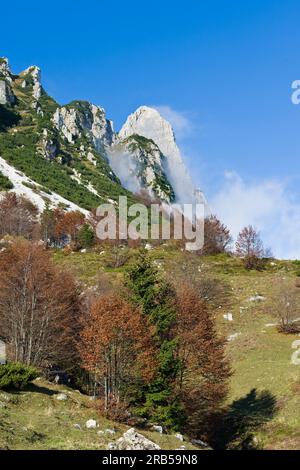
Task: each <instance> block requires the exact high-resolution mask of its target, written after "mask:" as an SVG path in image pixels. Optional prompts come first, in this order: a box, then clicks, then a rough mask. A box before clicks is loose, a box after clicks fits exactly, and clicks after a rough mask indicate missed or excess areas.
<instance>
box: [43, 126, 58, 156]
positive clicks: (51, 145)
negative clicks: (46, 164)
mask: <svg viewBox="0 0 300 470" xmlns="http://www.w3.org/2000/svg"><path fill="white" fill-rule="evenodd" d="M48 134H49V133H48V131H47V129H44V130H43V138H42V142H41V146H42V153H43V156H44V157H45V158H47V159H49V160H53V159H54V158H55V157H56V156H57V154H58V150H59V149H58V143H57V142H56V140H55V139H53V138H52V137H51V136H49V135H48Z"/></svg>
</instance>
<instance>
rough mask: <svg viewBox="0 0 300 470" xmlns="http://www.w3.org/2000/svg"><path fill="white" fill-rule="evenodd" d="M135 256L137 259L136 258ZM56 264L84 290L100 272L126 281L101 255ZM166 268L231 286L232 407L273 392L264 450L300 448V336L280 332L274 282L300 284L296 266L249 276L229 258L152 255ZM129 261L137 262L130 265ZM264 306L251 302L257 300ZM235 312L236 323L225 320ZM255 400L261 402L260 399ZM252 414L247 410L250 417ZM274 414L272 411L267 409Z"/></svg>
mask: <svg viewBox="0 0 300 470" xmlns="http://www.w3.org/2000/svg"><path fill="white" fill-rule="evenodd" d="M133 255H134V254H133V252H132V256H133ZM54 256H55V259H56V261H57V262H58V263H59V264H61V265H63V266H64V267H66V268H69V269H71V270H72V271H73V272H74V274H75V275H76V277H77V278H78V279H79V280H80V281H81V282H82V284H83V285H86V286H87V287H88V286H91V285H93V283H95V282H96V280H97V277H98V275H99V273H101V272H102V273H103V272H107V273H108V278H109V279H111V280H112V281H114V280H117V279H118V278H121V277H122V271H123V270H124V268H119V269H116V270H114V269H109V270H107V269H106V268H105V264H104V263H103V259H104V258H103V256H105V255H103V254H102V255H100V254H95V253H85V254H84V253H74V254H68V255H67V254H64V253H63V252H59V253H56V254H55V255H54ZM150 256H151V257H152V258H153V260H155V261H156V262H157V263H158V265H159V266H160V269H162V270H164V271H165V272H166V274H167V275H169V276H170V278H174V277H176V276H182V275H183V276H185V277H188V276H190V275H191V276H195V278H197V277H201V276H204V277H206V278H207V277H212V278H216V279H219V280H221V281H223V282H225V283H226V284H227V286H228V288H229V291H230V292H231V296H230V297H231V298H230V304H231V305H230V306H226V307H224V306H221V308H219V309H217V317H216V319H217V325H218V331H219V333H220V334H222V335H224V336H225V337H228V336H230V335H234V334H237V336H236V337H235V339H233V340H232V341H230V342H228V343H227V352H228V354H229V356H230V359H231V362H232V368H233V372H234V373H233V376H232V378H231V383H230V395H229V398H228V403H231V402H233V401H234V400H241V399H244V398H245V397H246V396H247V394H249V393H250V392H251V391H252V390H253V389H255V393H254V395H255V394H256V395H259V392H260V391H267V392H269V394H270V395H271V396H273V397H274V398H275V400H276V406H277V412H276V413H275V415H274V416H269V418H270V420H269V421H268V420H267V421H268V422H267V424H265V425H264V426H262V427H261V428H260V429H259V430H257V431H256V433H255V435H256V437H257V439H258V442H259V445H260V446H262V447H263V448H267V449H273V448H276V449H299V448H300V366H297V365H294V364H292V363H291V355H292V353H293V352H294V351H295V349H292V343H293V341H295V340H296V339H300V336H299V335H294V334H292V335H284V334H282V333H278V331H277V329H276V327H275V326H271V325H270V324H272V323H273V324H274V323H275V322H276V320H275V319H274V317H273V316H272V300H271V299H272V293H273V289H274V281H275V280H276V279H277V278H278V277H279V276H284V277H291V278H295V279H296V272H297V266H296V265H295V263H293V262H291V261H276V264H275V266H273V265H272V264H271V263H269V265H268V266H267V269H266V270H265V271H263V272H257V271H250V272H247V271H246V270H245V269H244V268H243V267H242V266H241V264H240V262H239V260H236V259H233V258H230V257H227V256H223V255H221V256H216V257H201V258H199V257H197V256H195V255H192V254H186V253H182V252H180V251H175V250H168V249H165V248H157V249H154V250H152V251H151V252H150ZM129 262H131V261H130V260H129ZM256 294H259V295H262V296H264V297H265V300H264V301H262V302H250V301H249V298H250V297H251V296H253V295H256ZM228 312H230V313H232V314H233V321H232V322H229V321H227V320H225V319H224V318H223V315H224V313H228ZM254 401H255V400H254ZM246 411H249V409H248V410H246V409H244V412H246ZM262 411H263V412H266V413H268V410H262Z"/></svg>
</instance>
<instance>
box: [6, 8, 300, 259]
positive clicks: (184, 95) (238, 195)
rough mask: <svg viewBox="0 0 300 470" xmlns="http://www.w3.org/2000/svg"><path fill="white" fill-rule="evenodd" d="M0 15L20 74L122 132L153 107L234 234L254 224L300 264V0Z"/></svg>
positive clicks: (8, 48) (276, 251) (11, 10)
mask: <svg viewBox="0 0 300 470" xmlns="http://www.w3.org/2000/svg"><path fill="white" fill-rule="evenodd" d="M1 17H2V21H1V39H2V41H1V43H2V47H1V49H0V55H3V56H7V57H8V58H9V60H10V64H11V67H12V69H13V71H15V72H16V73H17V72H19V71H21V70H22V69H25V68H26V67H28V66H29V65H32V64H36V65H39V66H40V67H41V69H42V80H43V85H44V87H45V88H46V90H47V91H48V93H49V94H51V95H52V96H53V97H54V98H55V99H57V100H58V101H59V102H60V103H67V102H69V101H71V100H73V99H84V100H89V101H92V102H93V103H95V104H98V105H101V106H103V107H104V108H105V109H106V111H107V115H108V117H109V118H111V119H113V121H114V123H115V127H116V129H117V130H118V129H119V128H120V126H121V125H122V123H123V122H124V120H125V119H126V117H127V115H128V114H129V113H131V112H133V111H134V110H135V109H136V108H137V107H138V106H140V105H142V104H146V105H150V106H151V105H152V106H156V107H158V108H159V109H160V110H161V112H162V114H163V115H164V116H166V117H167V118H168V119H169V120H170V121H171V123H172V124H173V126H174V129H175V132H176V135H177V139H178V143H179V145H180V147H181V150H182V152H183V154H184V158H185V160H186V162H187V165H188V167H189V169H190V171H191V173H192V175H193V178H194V180H195V183H196V184H197V185H198V186H200V187H201V188H202V189H203V190H204V192H205V193H206V195H207V198H208V201H209V204H210V206H211V208H212V210H213V211H214V212H217V214H218V215H219V216H220V217H221V218H222V220H224V222H225V223H227V224H228V225H229V226H230V228H231V230H232V231H233V233H234V235H236V233H237V232H238V230H239V229H240V228H242V226H243V225H245V224H247V223H252V224H254V225H256V226H257V228H258V229H260V230H261V232H262V236H263V239H264V240H265V244H266V245H267V246H271V248H272V249H273V252H274V254H275V255H276V256H278V257H285V258H288V257H293V258H300V184H299V183H300V105H298V106H295V105H293V104H292V102H291V94H292V90H291V83H292V82H293V81H294V80H297V79H300V54H299V45H300V27H299V21H300V3H299V2H298V1H296V0H286V1H282V0H252V1H251V2H250V1H247V2H241V1H237V0H235V1H233V0H232V1H230V0H227V1H225V0H215V1H214V2H212V1H208V0H206V1H196V0H195V1H190V0H186V1H184V2H181V1H180V2H179V1H169V0H165V1H160V2H159V1H157V0H153V1H152V2H141V1H139V2H138V1H130V0H127V2H123V1H122V2H121V1H119V0H116V1H115V2H102V1H86V2H76V3H75V2H70V1H60V2H58V1H57V0H54V1H52V2H51V3H50V2H49V4H48V5H46V4H42V3H41V2H36V1H31V2H28V3H24V2H19V1H16V2H14V3H13V4H9V3H7V2H5V3H3V4H2V5H1Z"/></svg>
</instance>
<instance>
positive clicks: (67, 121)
mask: <svg viewBox="0 0 300 470" xmlns="http://www.w3.org/2000/svg"><path fill="white" fill-rule="evenodd" d="M53 123H54V125H55V127H56V129H57V130H58V131H60V132H61V133H62V135H63V136H64V137H65V138H66V139H67V141H68V142H69V143H74V142H75V141H76V139H77V138H79V137H81V136H82V135H85V136H86V137H87V138H88V139H89V141H90V142H91V143H92V144H93V145H94V147H95V149H96V150H97V151H100V152H101V151H103V150H105V148H106V147H109V146H110V145H112V143H113V141H114V138H115V134H114V130H113V125H112V122H111V121H110V120H108V119H106V116H105V111H104V109H103V108H99V107H98V106H95V105H94V104H91V103H88V102H86V101H75V102H73V103H70V104H69V105H67V106H63V107H62V108H57V110H56V111H55V113H54V116H53Z"/></svg>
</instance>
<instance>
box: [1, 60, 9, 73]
mask: <svg viewBox="0 0 300 470" xmlns="http://www.w3.org/2000/svg"><path fill="white" fill-rule="evenodd" d="M0 74H3V75H6V74H10V68H9V61H8V58H7V57H0Z"/></svg>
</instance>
